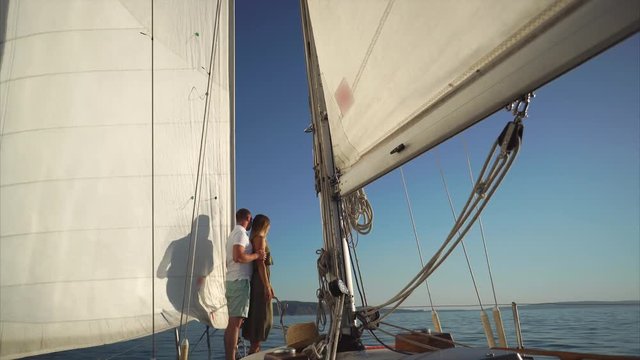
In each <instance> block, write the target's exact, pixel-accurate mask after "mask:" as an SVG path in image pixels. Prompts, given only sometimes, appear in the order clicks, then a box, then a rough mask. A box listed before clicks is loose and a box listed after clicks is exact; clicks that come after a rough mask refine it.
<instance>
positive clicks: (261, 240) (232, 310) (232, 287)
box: [224, 209, 275, 360]
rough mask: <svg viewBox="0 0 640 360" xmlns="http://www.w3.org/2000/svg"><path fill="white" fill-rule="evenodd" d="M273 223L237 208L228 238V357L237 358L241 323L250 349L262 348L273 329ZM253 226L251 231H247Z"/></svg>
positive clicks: (243, 334) (253, 350) (228, 358)
mask: <svg viewBox="0 0 640 360" xmlns="http://www.w3.org/2000/svg"><path fill="white" fill-rule="evenodd" d="M270 226H271V223H270V221H269V218H268V217H266V216H265V215H262V214H260V215H256V217H255V219H252V217H251V212H250V211H249V210H247V209H240V210H238V211H237V212H236V226H235V228H234V229H233V231H232V232H231V234H230V235H229V239H228V240H227V280H226V282H225V285H226V294H225V295H226V298H227V308H228V310H229V323H228V325H227V329H226V330H225V332H224V349H225V358H226V360H235V355H236V350H237V348H236V345H237V339H238V336H239V332H240V327H242V336H243V337H244V338H245V339H247V340H249V341H250V342H251V348H250V349H249V353H254V352H258V351H260V342H262V341H265V340H267V336H268V335H269V331H270V330H271V325H272V323H273V310H272V305H271V299H273V298H274V297H275V295H274V292H273V288H272V287H271V282H270V280H269V276H270V271H269V266H271V265H272V264H273V261H272V259H271V252H270V251H269V245H268V244H267V234H268V233H269V228H270ZM249 230H251V234H250V235H247V231H249ZM245 318H246V319H247V321H244V320H245ZM243 321H244V326H243Z"/></svg>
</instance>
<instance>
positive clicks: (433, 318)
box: [400, 166, 442, 332]
mask: <svg viewBox="0 0 640 360" xmlns="http://www.w3.org/2000/svg"><path fill="white" fill-rule="evenodd" d="M400 177H401V179H402V188H403V189H404V195H405V200H406V201H407V208H408V210H409V218H410V220H411V228H412V229H413V236H414V238H415V240H416V247H417V248H418V256H419V257H420V267H421V268H424V259H423V257H422V248H421V247H420V239H419V238H418V230H417V229H416V221H415V218H414V216H413V208H412V206H411V199H410V197H409V190H408V189H407V182H406V180H405V177H404V170H403V168H402V166H401V167H400ZM424 285H425V287H426V288H427V295H428V297H429V305H430V306H431V321H432V322H433V326H434V328H435V329H436V331H437V332H442V325H441V324H440V317H439V316H438V312H437V311H436V309H435V308H434V306H433V298H432V297H431V289H430V288H429V281H428V280H427V279H425V280H424Z"/></svg>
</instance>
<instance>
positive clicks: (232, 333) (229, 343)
mask: <svg viewBox="0 0 640 360" xmlns="http://www.w3.org/2000/svg"><path fill="white" fill-rule="evenodd" d="M242 320H244V318H241V317H235V316H230V317H229V324H227V328H226V329H225V331H224V355H225V360H235V359H236V345H237V344H238V336H239V335H240V326H242Z"/></svg>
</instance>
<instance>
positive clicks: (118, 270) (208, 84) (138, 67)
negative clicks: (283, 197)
mask: <svg viewBox="0 0 640 360" xmlns="http://www.w3.org/2000/svg"><path fill="white" fill-rule="evenodd" d="M152 3H153V9H152ZM232 7H233V5H232V1H231V0H155V1H153V2H150V1H148V0H143V1H141V0H121V1H118V0H92V1H86V0H55V1H35V0H3V1H0V61H1V63H0V64H1V65H0V357H2V358H14V357H20V356H27V355H34V354H40V353H47V352H53V351H60V350H65V349H72V348H80V347H87V346H93V345H98V344H106V343H112V342H117V341H123V340H127V339H131V338H136V337H140V336H145V335H148V334H151V333H152V332H153V331H155V332H158V331H161V330H164V329H167V328H171V327H175V326H177V325H179V324H180V322H181V317H184V318H185V319H187V318H189V319H194V318H195V319H198V320H200V321H204V322H207V323H209V324H211V325H213V326H216V327H224V326H226V321H227V315H226V306H225V300H224V281H223V280H224V272H225V269H224V245H223V244H224V241H225V238H226V236H227V234H228V233H229V231H230V226H231V224H232V212H233V207H234V195H233V191H234V190H233V184H232V181H233V176H234V175H233V166H234V165H233V134H232V132H233V108H232V107H233V90H232V82H233V75H232V69H233V66H232V55H233V54H232V46H231V45H232V40H230V35H231V34H232V30H231V27H232V24H233V23H232V14H233V9H232ZM152 10H153V11H152ZM152 35H153V38H154V40H153V46H152V39H151V37H152ZM230 49H231V51H230ZM152 69H153V71H152ZM230 69H231V71H230ZM183 314H184V315H185V316H182V315H183Z"/></svg>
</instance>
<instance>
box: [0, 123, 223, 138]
mask: <svg viewBox="0 0 640 360" xmlns="http://www.w3.org/2000/svg"><path fill="white" fill-rule="evenodd" d="M210 122H211V123H219V124H224V123H227V122H228V121H210ZM194 124H200V121H165V122H156V123H155V124H154V126H156V127H157V126H166V125H184V126H187V125H188V126H192V125H194ZM143 126H149V124H148V123H133V124H131V123H130V124H96V125H71V126H52V127H47V128H39V129H25V130H16V131H9V132H6V133H4V134H3V136H12V135H20V134H25V133H34V132H43V131H54V130H66V129H85V128H86V129H89V128H101V127H104V128H108V127H143Z"/></svg>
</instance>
